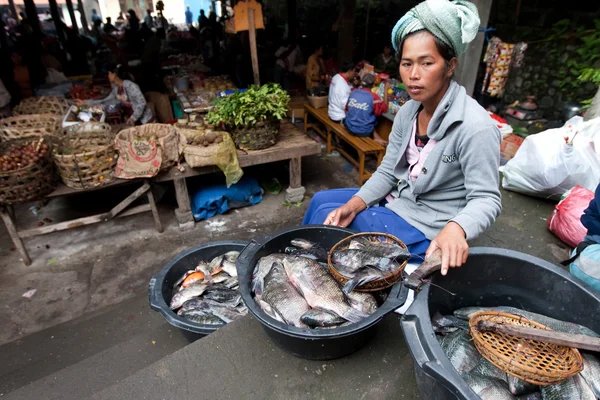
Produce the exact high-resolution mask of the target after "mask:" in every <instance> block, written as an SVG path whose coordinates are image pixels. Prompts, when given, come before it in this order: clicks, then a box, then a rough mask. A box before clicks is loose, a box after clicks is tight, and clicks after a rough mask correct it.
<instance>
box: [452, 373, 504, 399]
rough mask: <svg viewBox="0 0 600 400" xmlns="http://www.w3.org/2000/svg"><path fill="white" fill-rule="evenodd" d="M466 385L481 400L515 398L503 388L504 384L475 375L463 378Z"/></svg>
mask: <svg viewBox="0 0 600 400" xmlns="http://www.w3.org/2000/svg"><path fill="white" fill-rule="evenodd" d="M463 379H464V380H465V382H466V383H467V385H469V387H470V388H471V390H472V391H474V392H475V394H476V395H477V396H479V398H480V399H481V400H512V399H514V398H515V397H514V396H513V395H512V394H510V392H509V391H508V389H506V387H504V385H505V384H504V382H502V381H501V380H498V379H494V378H488V377H485V376H481V375H477V374H468V375H466V376H464V377H463Z"/></svg>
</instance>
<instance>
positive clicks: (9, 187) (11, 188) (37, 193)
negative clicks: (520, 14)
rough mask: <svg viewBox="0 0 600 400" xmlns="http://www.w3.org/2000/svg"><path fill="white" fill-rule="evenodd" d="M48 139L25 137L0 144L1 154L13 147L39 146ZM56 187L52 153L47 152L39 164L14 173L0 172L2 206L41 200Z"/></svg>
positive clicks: (0, 201) (0, 199) (0, 200)
mask: <svg viewBox="0 0 600 400" xmlns="http://www.w3.org/2000/svg"><path fill="white" fill-rule="evenodd" d="M40 140H43V141H44V142H48V137H44V138H40V137H23V138H18V139H10V140H6V141H3V142H0V154H4V153H5V152H6V150H8V149H10V148H12V147H13V146H21V145H25V144H31V145H34V146H35V145H37V144H38V143H39V142H40ZM55 187H56V173H55V170H54V164H53V163H52V155H51V152H50V151H48V152H46V155H45V156H44V157H41V158H40V159H39V161H38V162H36V163H34V164H31V165H28V166H26V167H23V168H20V169H17V170H13V171H6V172H4V171H0V204H5V205H6V204H16V203H23V202H26V201H32V200H39V199H41V198H43V197H44V196H45V195H47V194H48V193H50V192H52V190H54V188H55Z"/></svg>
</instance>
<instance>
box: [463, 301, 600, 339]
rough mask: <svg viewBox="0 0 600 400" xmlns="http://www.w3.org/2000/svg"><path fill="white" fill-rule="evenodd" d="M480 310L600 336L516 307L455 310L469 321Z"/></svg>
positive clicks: (573, 325)
mask: <svg viewBox="0 0 600 400" xmlns="http://www.w3.org/2000/svg"><path fill="white" fill-rule="evenodd" d="M480 311H498V312H505V313H509V314H514V315H519V316H522V317H525V318H527V319H529V320H532V321H535V322H537V323H540V324H542V325H545V326H547V327H548V328H551V329H553V330H555V331H559V332H564V333H574V334H578V335H587V336H593V337H600V335H598V334H597V333H596V332H594V331H592V330H591V329H589V328H586V327H585V326H581V325H578V324H574V323H572V322H566V321H560V320H558V319H554V318H550V317H547V316H545V315H541V314H536V313H533V312H530V311H525V310H521V309H519V308H515V307H506V306H501V307H465V308H461V309H459V310H456V311H454V316H455V317H457V318H460V319H464V320H467V321H468V320H469V319H470V318H471V316H472V315H473V314H475V313H477V312H480Z"/></svg>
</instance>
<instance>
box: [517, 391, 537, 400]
mask: <svg viewBox="0 0 600 400" xmlns="http://www.w3.org/2000/svg"><path fill="white" fill-rule="evenodd" d="M516 398H517V399H519V400H543V399H542V393H540V392H534V393H529V394H523V395H521V396H517V397H516Z"/></svg>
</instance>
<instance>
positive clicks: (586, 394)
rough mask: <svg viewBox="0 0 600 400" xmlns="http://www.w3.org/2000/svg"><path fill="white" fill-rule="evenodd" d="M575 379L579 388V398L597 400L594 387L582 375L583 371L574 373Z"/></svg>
mask: <svg viewBox="0 0 600 400" xmlns="http://www.w3.org/2000/svg"><path fill="white" fill-rule="evenodd" d="M573 380H574V381H575V384H576V385H577V388H578V389H579V400H596V395H595V394H594V389H592V386H591V385H590V384H589V383H588V382H587V381H586V380H585V379H584V378H583V377H582V376H581V373H579V374H577V375H573Z"/></svg>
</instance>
